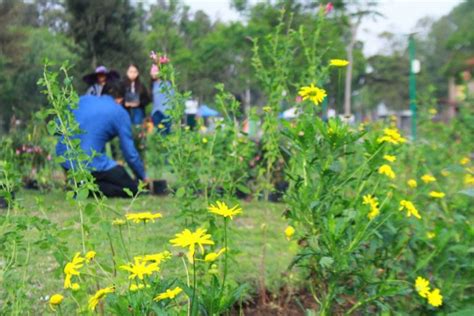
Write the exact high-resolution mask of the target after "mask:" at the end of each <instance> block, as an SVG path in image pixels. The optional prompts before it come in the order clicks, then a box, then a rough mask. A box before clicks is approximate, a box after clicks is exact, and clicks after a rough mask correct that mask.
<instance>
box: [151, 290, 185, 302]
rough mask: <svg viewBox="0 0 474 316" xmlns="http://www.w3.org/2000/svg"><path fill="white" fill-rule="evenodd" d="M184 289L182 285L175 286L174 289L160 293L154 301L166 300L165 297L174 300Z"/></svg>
mask: <svg viewBox="0 0 474 316" xmlns="http://www.w3.org/2000/svg"><path fill="white" fill-rule="evenodd" d="M182 291H183V289H181V288H180V287H175V288H174V289H172V290H170V289H167V290H166V292H163V293H160V294H158V295H157V296H156V297H155V298H154V299H153V300H154V301H161V300H165V299H168V298H169V299H170V300H172V299H174V298H175V297H176V296H178V295H179V293H181V292H182Z"/></svg>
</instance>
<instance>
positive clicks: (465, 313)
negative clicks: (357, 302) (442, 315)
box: [448, 307, 474, 316]
mask: <svg viewBox="0 0 474 316" xmlns="http://www.w3.org/2000/svg"><path fill="white" fill-rule="evenodd" d="M471 315H474V307H468V308H467V309H463V310H461V311H457V312H454V313H449V314H448V316H471Z"/></svg>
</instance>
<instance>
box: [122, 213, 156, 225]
mask: <svg viewBox="0 0 474 316" xmlns="http://www.w3.org/2000/svg"><path fill="white" fill-rule="evenodd" d="M125 217H126V218H127V220H129V221H132V222H134V223H140V222H142V223H148V222H150V221H151V222H153V223H154V222H155V219H157V218H161V217H163V215H162V214H161V213H155V214H152V213H151V212H142V213H129V214H126V215H125Z"/></svg>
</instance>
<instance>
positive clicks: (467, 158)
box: [459, 157, 471, 166]
mask: <svg viewBox="0 0 474 316" xmlns="http://www.w3.org/2000/svg"><path fill="white" fill-rule="evenodd" d="M470 161H471V159H469V157H463V158H462V159H461V160H460V161H459V163H460V164H461V165H463V166H465V165H467V164H468V163H469V162H470Z"/></svg>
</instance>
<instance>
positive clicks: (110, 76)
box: [82, 66, 120, 85]
mask: <svg viewBox="0 0 474 316" xmlns="http://www.w3.org/2000/svg"><path fill="white" fill-rule="evenodd" d="M100 74H104V75H106V77H107V80H119V79H120V74H119V73H118V72H117V71H115V70H112V69H111V70H108V69H107V68H106V67H105V66H99V67H97V68H96V69H95V72H93V73H90V74H87V75H85V76H84V77H82V81H84V82H85V83H87V84H88V85H93V84H95V83H96V82H97V76H98V75H100Z"/></svg>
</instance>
